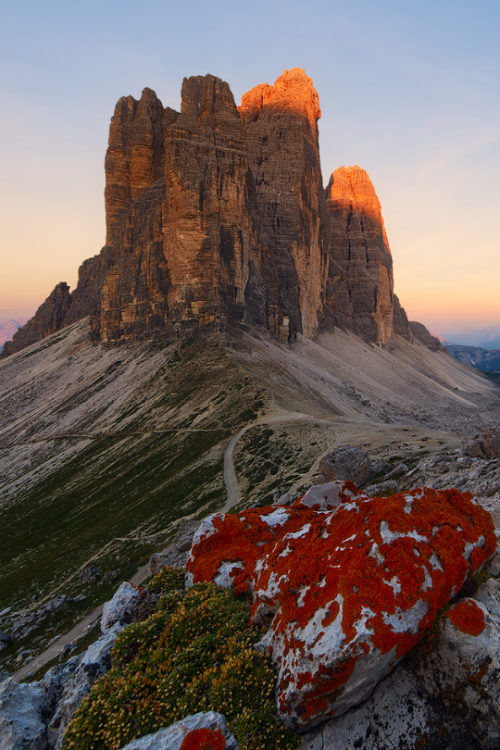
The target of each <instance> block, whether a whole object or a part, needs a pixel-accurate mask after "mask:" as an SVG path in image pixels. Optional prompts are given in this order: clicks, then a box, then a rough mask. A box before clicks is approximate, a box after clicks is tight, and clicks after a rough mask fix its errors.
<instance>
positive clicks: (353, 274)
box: [326, 166, 410, 344]
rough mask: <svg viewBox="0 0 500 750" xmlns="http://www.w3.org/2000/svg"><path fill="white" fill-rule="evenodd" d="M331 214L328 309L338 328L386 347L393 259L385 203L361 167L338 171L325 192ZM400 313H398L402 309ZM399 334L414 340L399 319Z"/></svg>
mask: <svg viewBox="0 0 500 750" xmlns="http://www.w3.org/2000/svg"><path fill="white" fill-rule="evenodd" d="M326 200H327V205H328V209H329V213H330V246H329V261H330V264H329V273H328V287H327V307H328V312H329V315H330V317H331V320H332V321H333V322H334V324H335V325H338V326H341V327H342V328H346V329H349V330H352V331H354V333H356V334H358V335H359V336H362V337H364V338H367V339H368V340H370V341H374V342H377V343H382V344H385V343H387V342H388V341H390V339H391V338H392V336H393V334H394V320H393V318H394V294H393V288H394V281H393V272H392V256H391V251H390V249H389V242H388V240H387V234H386V232H385V227H384V220H383V218H382V210H381V206H380V201H379V199H378V197H377V194H376V193H375V189H374V187H373V185H372V182H371V180H370V178H369V177H368V174H367V173H366V172H365V170H364V169H360V168H359V167H357V166H355V167H348V168H346V167H340V169H337V170H335V172H334V173H333V174H332V176H331V178H330V182H329V183H328V186H327V188H326ZM398 312H399V310H398ZM398 329H399V330H398V333H401V332H404V334H406V336H405V337H406V338H410V335H409V330H408V328H407V326H406V327H405V326H404V324H403V321H402V316H401V315H399V317H398Z"/></svg>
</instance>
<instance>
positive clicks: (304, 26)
mask: <svg viewBox="0 0 500 750" xmlns="http://www.w3.org/2000/svg"><path fill="white" fill-rule="evenodd" d="M375 6H376V7H375ZM0 18H1V21H2V22H1V24H0V39H1V45H0V50H1V51H0V59H1V61H2V65H1V71H2V74H1V76H0V87H1V93H2V101H3V105H4V112H5V113H7V114H8V116H5V117H4V118H2V121H1V124H0V134H1V139H0V142H1V146H0V149H1V158H2V165H3V169H2V173H1V175H0V198H1V200H0V205H1V223H2V234H1V244H0V259H1V269H2V272H1V274H0V322H2V321H3V320H6V319H8V318H14V319H19V318H25V317H29V316H30V315H32V314H33V313H34V311H35V310H36V308H37V307H38V306H39V305H40V304H41V303H42V302H43V301H44V300H45V298H46V297H47V296H48V295H49V293H50V292H51V291H52V289H53V288H54V286H55V285H56V284H57V283H58V282H59V281H67V282H68V284H70V286H71V288H74V287H75V285H76V282H77V271H78V267H79V265H80V264H81V263H82V262H83V260H85V259H86V258H88V257H91V256H93V255H95V254H97V253H98V252H99V251H100V249H101V247H102V245H103V243H104V199H103V190H104V164H103V162H104V154H105V150H106V146H107V136H108V128H109V121H110V118H111V115H112V113H113V109H114V106H115V103H116V101H117V100H118V99H119V98H120V97H121V96H123V95H128V94H132V95H133V96H134V97H135V98H139V97H140V94H141V91H142V89H143V88H144V87H145V86H149V87H150V88H153V89H154V90H155V91H156V93H157V94H158V96H159V97H160V99H161V100H162V102H163V104H164V105H168V106H171V107H174V108H179V103H180V88H181V84H182V79H183V77H184V76H190V75H204V74H206V73H212V74H213V75H217V76H219V77H220V78H222V79H223V80H226V81H227V82H228V83H229V84H230V86H231V90H232V91H233V94H234V96H235V100H236V103H239V101H240V99H241V96H242V94H243V93H244V92H245V91H247V90H249V89H250V88H252V87H253V86H255V85H257V84H258V83H264V82H266V81H267V82H269V83H273V82H274V80H275V79H276V78H277V77H278V76H279V75H281V73H282V72H283V70H284V69H285V68H288V69H290V68H293V67H301V68H304V70H305V71H306V73H307V74H308V75H309V76H310V77H311V78H312V79H313V81H314V85H315V87H316V89H317V90H318V93H319V97H320V104H321V109H322V118H321V120H320V121H319V128H320V145H321V153H322V169H323V180H324V183H325V184H326V183H327V182H328V179H329V176H330V174H331V172H332V171H333V170H334V169H336V168H337V167H339V166H341V165H344V166H350V165H354V164H358V165H359V166H360V167H362V168H364V169H366V171H367V172H368V174H369V175H370V177H371V179H372V181H373V184H374V186H375V189H376V191H377V194H378V196H379V198H380V201H381V204H382V212H383V216H384V220H385V225H386V229H387V234H388V237H389V242H390V246H391V250H392V253H393V258H394V277H395V291H396V293H397V294H398V296H399V298H400V300H401V303H402V304H403V306H404V307H405V309H406V311H407V313H408V316H409V318H410V319H412V320H419V321H421V322H423V323H425V324H426V325H427V326H428V327H429V328H430V329H431V330H432V331H433V332H436V333H441V332H442V331H443V332H444V331H450V330H453V328H456V329H459V328H464V327H466V326H469V327H471V328H482V327H485V326H487V325H500V295H499V294H498V278H499V277H500V252H499V250H500V247H499V245H500V240H499V238H498V232H497V230H496V226H495V224H496V222H495V220H494V218H495V217H496V214H497V212H498V205H499V202H500V201H499V198H500V188H499V183H498V177H497V175H498V173H499V171H500V136H499V133H500V127H499V125H500V96H499V86H498V81H499V80H500V77H499V73H500V71H499V68H500V64H499V63H500V59H499V58H500V55H499V52H498V42H497V33H496V30H497V28H498V22H499V21H500V6H499V5H498V3H496V2H494V1H493V0H478V2H477V3H475V4H474V5H473V6H472V5H470V4H469V3H465V2H462V1H461V0H458V1H454V2H451V0H443V1H440V2H438V3H435V2H434V3H431V2H428V0H424V1H423V2H421V3H419V4H411V5H408V6H404V5H403V4H401V3H398V2H396V1H394V0H391V1H385V0H382V1H381V2H378V3H376V4H374V3H372V2H370V0H359V2H355V3H352V4H350V5H349V7H346V6H345V4H344V3H341V2H339V1H338V0H334V1H333V2H332V1H331V0H317V1H313V2H312V3H310V4H309V6H308V12H307V13H305V12H304V6H303V4H302V3H299V2H298V1H297V0H290V1H289V2H283V1H282V0H268V1H267V2H265V3H264V2H263V1H262V0H257V2H255V3H254V4H253V6H252V13H251V14H249V13H248V10H247V9H246V8H243V7H239V6H237V5H235V4H234V3H229V2H228V1H227V0H216V1H215V2H214V3H212V4H211V5H210V6H207V5H206V4H202V3H201V2H199V0H196V1H195V2H194V3H192V4H190V5H189V6H187V5H186V6H183V7H180V6H177V5H176V6H174V5H172V4H170V5H168V4H164V3H160V2H159V0H146V2H144V3H143V4H142V5H141V8H140V11H138V6H137V5H136V4H133V3H132V2H130V0H123V1H122V2H120V3H118V2H117V0H109V1H108V2H107V3H106V4H104V5H103V4H101V3H99V4H98V3H97V2H95V0H90V1H89V2H87V3H85V5H80V6H77V5H69V4H67V3H63V2H61V1H60V0H55V1H52V0H48V2H47V3H44V4H43V5H40V4H38V3H36V2H34V0H27V2H25V3H23V4H21V5H19V4H18V5H11V6H7V5H4V7H3V9H2V12H1V15H0Z"/></svg>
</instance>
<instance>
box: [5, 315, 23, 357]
mask: <svg viewBox="0 0 500 750" xmlns="http://www.w3.org/2000/svg"><path fill="white" fill-rule="evenodd" d="M26 322H27V319H26V318H22V319H21V320H12V319H11V320H6V321H5V322H4V323H3V324H0V352H1V351H2V347H3V345H4V344H5V343H6V342H7V341H11V340H12V337H13V336H14V334H15V333H16V332H17V331H18V330H19V329H20V328H22V327H23V325H24V324H25V323H26Z"/></svg>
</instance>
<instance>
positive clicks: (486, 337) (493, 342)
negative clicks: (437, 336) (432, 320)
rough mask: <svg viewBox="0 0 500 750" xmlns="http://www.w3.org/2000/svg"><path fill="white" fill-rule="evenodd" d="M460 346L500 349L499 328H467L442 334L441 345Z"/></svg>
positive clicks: (491, 326)
mask: <svg viewBox="0 0 500 750" xmlns="http://www.w3.org/2000/svg"><path fill="white" fill-rule="evenodd" d="M445 340H446V341H447V344H461V345H462V346H476V347H480V348H482V349H488V350H490V349H499V348H500V326H493V325H490V326H486V328H467V329H464V330H461V331H460V330H459V331H456V330H453V331H450V332H448V333H444V334H443V337H442V338H441V341H442V343H445Z"/></svg>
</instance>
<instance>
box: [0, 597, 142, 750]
mask: <svg viewBox="0 0 500 750" xmlns="http://www.w3.org/2000/svg"><path fill="white" fill-rule="evenodd" d="M139 599H140V592H139V590H138V589H136V588H135V587H133V586H131V585H130V584H128V583H122V584H121V586H120V587H119V588H118V590H117V591H116V593H115V595H114V597H113V599H111V601H110V602H107V603H106V604H105V605H104V612H103V616H102V620H101V630H102V632H103V635H102V636H101V637H100V638H99V639H98V640H97V641H95V643H93V644H91V645H90V646H89V647H88V649H87V650H86V651H85V652H84V653H83V654H80V655H79V656H74V657H73V658H72V659H70V660H69V661H68V662H66V663H65V664H61V665H58V666H56V667H52V669H50V670H49V671H48V672H47V673H46V675H45V676H44V677H43V679H42V680H40V681H39V682H34V683H31V684H21V685H18V683H17V682H14V680H13V679H12V678H8V679H6V680H4V681H3V682H1V683H0V750H11V749H12V750H18V749H19V748H28V749H29V750H45V748H47V747H49V748H51V750H59V749H60V748H61V746H62V739H63V735H64V732H65V731H66V728H67V726H68V724H69V723H70V721H71V719H72V718H73V716H74V714H75V712H76V710H77V709H78V707H79V706H80V704H81V702H82V700H83V699H84V698H85V697H86V695H88V693H89V692H90V689H91V687H92V685H93V684H94V682H95V681H96V680H97V679H98V678H99V677H101V676H102V675H103V674H105V673H106V672H107V671H108V669H109V667H110V655H111V649H112V648H113V645H114V642H115V640H116V636H117V635H118V633H119V632H120V631H121V630H122V629H123V627H124V625H125V624H127V623H128V622H131V621H132V619H135V616H136V614H137V613H136V609H137V603H138V601H139Z"/></svg>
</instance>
